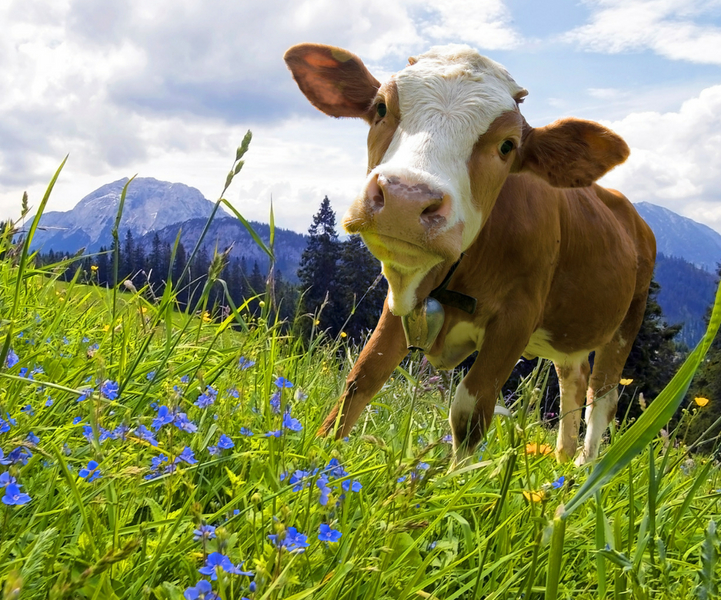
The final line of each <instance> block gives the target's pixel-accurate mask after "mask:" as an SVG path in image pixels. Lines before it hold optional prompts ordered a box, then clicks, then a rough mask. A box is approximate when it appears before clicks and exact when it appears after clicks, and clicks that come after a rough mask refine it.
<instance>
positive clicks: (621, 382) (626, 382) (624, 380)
mask: <svg viewBox="0 0 721 600" xmlns="http://www.w3.org/2000/svg"><path fill="white" fill-rule="evenodd" d="M619 383H620V384H621V385H631V384H632V383H633V379H622V380H621V381H619Z"/></svg>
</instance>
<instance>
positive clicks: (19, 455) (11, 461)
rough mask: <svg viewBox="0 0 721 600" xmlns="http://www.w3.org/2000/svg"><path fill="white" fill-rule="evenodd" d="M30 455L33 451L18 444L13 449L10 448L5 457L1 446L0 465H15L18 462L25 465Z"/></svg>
mask: <svg viewBox="0 0 721 600" xmlns="http://www.w3.org/2000/svg"><path fill="white" fill-rule="evenodd" d="M32 457H33V453H32V452H30V450H28V449H27V448H25V447H23V446H18V447H17V448H15V449H14V450H11V451H10V454H8V456H7V458H5V457H4V455H3V451H2V448H0V465H16V464H18V463H22V464H23V465H26V464H28V461H29V460H30V459H31V458H32Z"/></svg>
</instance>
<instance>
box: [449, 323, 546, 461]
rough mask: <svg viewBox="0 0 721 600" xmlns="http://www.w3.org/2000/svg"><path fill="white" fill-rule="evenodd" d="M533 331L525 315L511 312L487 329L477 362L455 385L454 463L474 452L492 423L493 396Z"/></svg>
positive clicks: (497, 392)
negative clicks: (513, 314) (517, 315)
mask: <svg viewBox="0 0 721 600" xmlns="http://www.w3.org/2000/svg"><path fill="white" fill-rule="evenodd" d="M514 317H515V316H514ZM532 331H533V326H532V324H528V317H525V318H524V317H523V316H520V317H518V318H512V317H511V316H510V315H509V316H508V317H506V318H500V317H499V318H496V319H494V320H493V322H492V323H491V324H490V325H489V326H488V327H487V328H486V331H485V333H484V335H483V341H482V345H481V348H480V350H479V352H478V356H477V357H476V361H475V362H474V363H473V366H472V367H471V369H470V370H469V371H468V374H467V375H466V376H465V377H464V378H463V381H461V383H460V384H459V386H458V387H457V388H456V393H455V396H454V398H453V403H452V404H451V413H450V423H451V431H452V432H453V451H454V455H455V461H454V462H455V463H458V462H460V461H461V460H463V459H464V458H466V457H468V456H470V455H471V454H472V453H473V451H474V450H475V448H476V446H478V443H479V442H480V441H481V438H482V437H483V435H484V434H485V432H486V430H487V429H488V426H489V425H490V424H491V419H492V418H493V411H494V407H495V405H496V399H497V398H498V395H499V393H500V392H501V389H502V388H503V384H504V383H506V380H507V379H508V377H509V376H510V375H511V371H513V367H514V366H515V365H516V362H517V361H518V357H519V356H521V354H522V353H523V350H524V349H525V347H526V345H527V344H528V340H529V338H530V336H531V332H532Z"/></svg>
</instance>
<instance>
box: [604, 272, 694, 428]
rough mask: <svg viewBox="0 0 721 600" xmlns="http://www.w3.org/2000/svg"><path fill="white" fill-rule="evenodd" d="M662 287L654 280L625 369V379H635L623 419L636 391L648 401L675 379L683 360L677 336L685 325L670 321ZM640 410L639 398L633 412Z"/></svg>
mask: <svg viewBox="0 0 721 600" xmlns="http://www.w3.org/2000/svg"><path fill="white" fill-rule="evenodd" d="M660 290H661V286H660V285H659V284H658V283H656V281H655V280H652V281H651V285H650V287H649V291H648V300H647V301H646V312H645V314H644V317H643V322H642V323H641V329H640V330H639V332H638V335H637V336H636V340H635V341H634V343H633V347H632V348H631V353H630V354H629V356H628V359H627V360H626V366H625V367H624V369H623V378H625V379H632V380H633V383H632V384H631V385H630V386H627V389H626V393H625V394H623V395H622V396H621V398H620V401H619V407H618V412H617V414H618V416H619V418H623V416H624V415H625V414H626V409H627V408H628V403H629V401H630V399H631V395H632V394H633V393H634V392H635V393H636V394H638V393H643V395H644V398H645V399H646V401H648V402H650V401H651V400H653V399H654V398H655V397H656V396H658V394H659V392H661V390H662V389H663V388H664V387H665V386H666V384H667V383H668V382H669V381H670V380H671V378H672V377H673V375H674V373H675V372H676V370H677V367H678V366H679V363H680V355H679V353H678V352H677V348H676V343H675V338H676V336H677V335H678V333H679V331H681V327H682V325H668V324H667V323H666V320H665V319H664V316H663V311H662V310H661V306H660V305H659V303H658V300H657V297H658V294H659V292H660ZM640 413H641V407H640V405H639V403H638V401H636V400H634V403H633V405H632V406H631V409H630V410H629V415H630V416H632V417H635V416H638V415H640Z"/></svg>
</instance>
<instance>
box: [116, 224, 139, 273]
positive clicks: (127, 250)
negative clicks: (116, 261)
mask: <svg viewBox="0 0 721 600" xmlns="http://www.w3.org/2000/svg"><path fill="white" fill-rule="evenodd" d="M121 250H122V253H121V254H122V256H121V258H122V261H121V267H120V272H119V273H118V277H119V278H120V279H121V280H122V279H125V278H126V277H132V275H133V274H134V273H135V242H134V241H133V232H132V231H130V229H128V230H127V232H126V233H125V242H124V244H123V246H122V248H121Z"/></svg>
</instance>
